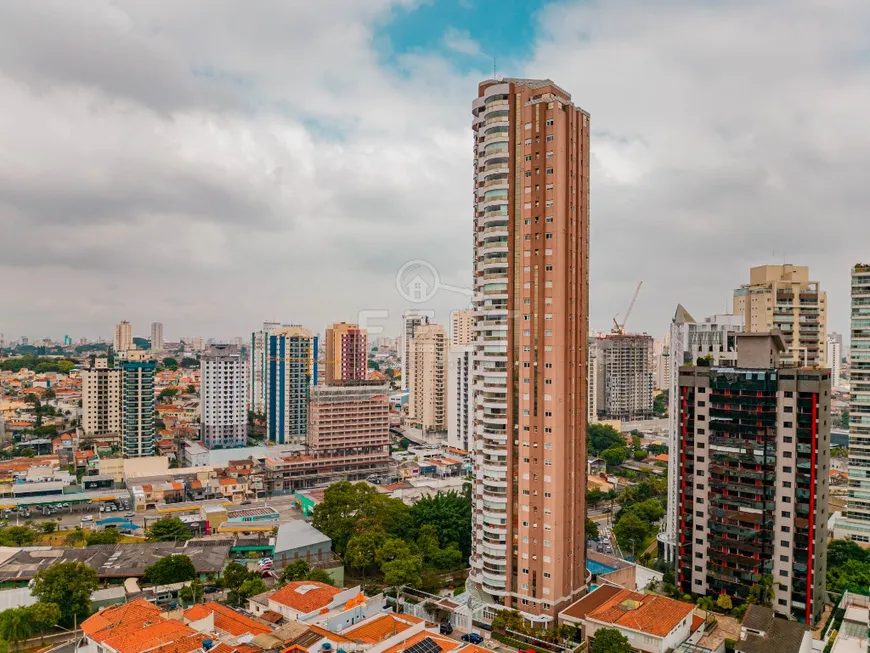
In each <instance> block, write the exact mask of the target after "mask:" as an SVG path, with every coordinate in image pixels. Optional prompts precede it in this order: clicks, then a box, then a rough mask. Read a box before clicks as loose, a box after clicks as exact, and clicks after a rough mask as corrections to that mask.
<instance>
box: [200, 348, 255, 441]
mask: <svg viewBox="0 0 870 653" xmlns="http://www.w3.org/2000/svg"><path fill="white" fill-rule="evenodd" d="M199 361H200V362H199V364H200V386H199V410H200V429H201V434H202V438H201V439H202V444H203V446H205V447H208V448H209V449H212V448H223V449H227V448H231V447H244V446H245V445H246V444H247V443H248V411H247V406H246V402H245V383H246V381H247V378H248V365H247V361H246V360H245V359H244V358H242V355H241V352H240V351H239V348H238V347H236V346H235V345H211V346H210V347H209V348H208V349H207V350H206V352H205V353H204V354H203V355H202V357H201V358H200V359H199Z"/></svg>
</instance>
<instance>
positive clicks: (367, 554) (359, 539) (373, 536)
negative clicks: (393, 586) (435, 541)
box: [344, 529, 437, 578]
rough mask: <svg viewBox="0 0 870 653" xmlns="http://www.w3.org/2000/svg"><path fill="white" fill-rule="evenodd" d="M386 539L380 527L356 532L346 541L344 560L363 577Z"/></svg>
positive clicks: (375, 561)
mask: <svg viewBox="0 0 870 653" xmlns="http://www.w3.org/2000/svg"><path fill="white" fill-rule="evenodd" d="M436 537H437V536H436ZM386 539H387V535H386V533H384V532H383V531H382V530H380V529H373V530H367V531H363V532H362V533H356V534H355V535H354V536H353V537H351V538H350V541H349V542H348V543H347V551H346V552H345V554H344V561H345V562H346V563H347V564H348V565H349V566H351V567H353V568H354V569H358V570H360V571H361V572H362V574H363V578H365V577H366V570H367V569H370V568H371V567H373V566H374V565H375V564H376V563H377V554H378V549H379V548H380V546H381V545H382V544H383V543H384V541H385V540H386Z"/></svg>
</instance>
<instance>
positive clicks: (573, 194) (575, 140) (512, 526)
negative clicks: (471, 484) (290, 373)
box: [470, 79, 589, 621]
mask: <svg viewBox="0 0 870 653" xmlns="http://www.w3.org/2000/svg"><path fill="white" fill-rule="evenodd" d="M472 109H473V114H474V121H473V128H474V132H475V144H474V152H475V154H474V159H475V220H474V232H475V268H474V270H475V272H474V274H475V280H474V283H475V304H474V309H475V316H474V317H475V324H474V336H475V338H474V343H475V352H474V370H473V387H474V392H475V405H476V415H477V417H476V419H475V436H474V437H475V452H476V459H475V481H476V482H475V513H474V520H475V524H474V533H475V539H474V552H473V555H472V560H471V567H472V574H471V577H470V580H471V582H472V585H473V587H474V588H475V589H476V590H477V591H478V592H479V593H480V594H481V595H482V596H483V598H484V600H488V601H493V602H495V603H500V604H503V605H505V606H508V607H510V608H513V609H517V610H519V611H521V612H524V613H526V614H530V615H541V616H542V617H544V619H543V620H544V621H546V620H547V619H546V617H549V618H550V619H552V618H554V617H555V615H556V613H557V612H558V611H559V610H560V609H562V608H563V607H565V606H566V605H567V604H569V603H570V602H571V601H573V600H575V599H577V598H578V597H579V596H581V595H582V594H583V593H584V592H585V590H586V565H585V557H584V545H585V532H584V524H585V521H584V520H585V490H586V419H587V416H586V412H587V411H586V402H587V398H586V388H587V379H586V375H587V371H586V367H587V366H586V356H587V346H588V345H587V333H588V321H589V313H588V297H589V273H588V265H589V114H587V113H586V112H584V111H583V110H581V109H579V108H577V107H575V106H574V104H573V103H572V102H571V96H570V95H569V94H568V93H566V92H565V91H564V90H562V89H561V88H559V87H558V86H556V85H555V84H554V83H553V82H552V81H550V80H537V79H504V80H500V81H497V80H489V81H486V82H483V83H482V84H481V85H480V87H479V93H478V98H477V99H476V100H475V101H474V103H473V105H472Z"/></svg>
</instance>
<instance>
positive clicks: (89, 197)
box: [0, 0, 870, 340]
mask: <svg viewBox="0 0 870 653" xmlns="http://www.w3.org/2000/svg"><path fill="white" fill-rule="evenodd" d="M336 6H337V5H336V4H335V3H322V4H318V5H316V6H311V7H306V8H305V9H304V11H301V10H299V9H298V8H293V12H296V13H295V14H291V12H290V9H289V8H288V7H286V6H283V5H282V4H280V3H273V4H264V5H263V7H261V10H260V11H258V12H256V14H252V13H250V12H244V11H240V10H239V9H238V8H236V7H234V6H230V5H219V6H210V7H209V9H208V11H205V10H204V6H202V5H199V6H197V5H192V8H191V10H190V11H189V12H188V13H185V14H183V15H180V14H179V13H178V12H176V11H174V10H173V8H172V7H171V6H170V5H166V4H160V3H151V4H149V5H148V7H147V8H143V7H135V6H132V5H125V4H124V3H119V4H116V5H112V6H111V7H99V6H94V7H92V8H91V9H90V10H89V13H88V15H87V17H85V16H82V15H80V14H79V13H78V12H76V11H74V10H73V9H72V8H65V7H63V6H59V7H57V8H56V10H55V11H54V13H53V20H52V21H44V20H42V19H41V18H42V15H41V13H40V12H38V11H37V10H36V9H35V8H34V7H33V6H31V5H28V4H26V3H18V4H16V5H13V6H10V7H8V8H7V12H6V13H7V20H5V21H4V25H3V26H2V27H0V30H3V32H0V33H2V34H4V35H8V37H9V38H7V39H6V40H7V41H8V42H14V43H15V47H14V48H13V49H12V50H10V51H7V52H4V53H0V64H2V68H3V70H4V74H3V76H2V77H0V89H2V90H3V92H4V96H5V97H7V98H9V101H8V107H7V111H6V112H4V113H5V115H4V117H3V118H2V119H0V138H3V139H4V142H6V143H7V144H8V146H9V147H10V148H11V149H14V150H15V151H17V152H19V153H20V154H19V157H18V158H17V160H16V161H15V162H14V165H13V164H9V166H8V167H7V165H6V164H4V165H2V166H0V193H2V195H3V196H4V197H5V198H6V199H7V201H6V202H5V203H4V204H3V206H2V208H0V229H2V230H3V233H5V234H7V237H6V238H4V239H3V241H2V243H0V261H2V265H3V266H4V276H5V277H7V278H24V279H26V280H27V282H26V283H21V284H13V285H12V286H11V287H9V288H8V289H7V291H8V293H9V294H8V301H9V302H10V303H11V305H15V306H17V307H18V308H17V310H15V311H11V312H7V314H4V320H3V323H2V324H0V331H2V332H3V333H4V334H6V337H7V338H17V337H20V336H21V335H27V336H29V337H31V338H35V337H42V336H45V335H48V336H51V337H54V338H56V339H60V338H61V337H62V335H64V334H71V335H74V337H76V338H77V337H80V336H86V337H88V338H96V337H99V336H102V337H104V338H109V337H110V336H111V331H110V329H111V326H112V325H113V324H116V323H117V322H118V321H119V320H121V319H127V320H129V321H130V322H131V323H133V324H134V325H140V326H139V327H138V328H137V332H136V335H137V336H145V335H146V334H147V325H148V324H150V323H151V322H153V321H155V320H160V321H163V322H164V323H165V324H166V325H167V336H169V337H168V338H167V339H169V340H172V339H177V337H178V334H183V333H201V334H203V335H211V336H215V337H216V338H218V339H221V340H223V339H226V338H229V337H232V336H238V335H241V334H244V333H248V332H250V330H251V329H252V328H253V327H254V326H255V325H256V324H257V323H259V322H261V321H262V320H264V319H279V320H281V321H282V322H290V321H292V322H293V323H301V324H305V325H309V326H310V327H311V328H317V326H318V325H326V324H328V323H330V322H334V321H336V320H346V321H354V322H356V321H358V314H359V312H360V311H362V310H387V311H389V312H390V314H391V317H390V318H389V320H390V328H388V329H387V333H389V334H395V333H397V332H398V330H399V322H400V316H401V314H402V312H403V310H405V309H406V308H408V303H407V302H406V301H405V300H404V299H403V298H402V296H401V295H400V294H399V293H398V292H397V291H396V290H395V275H396V272H397V271H398V270H399V269H400V268H401V266H402V265H403V264H404V263H406V262H407V261H410V260H413V259H422V260H428V261H430V262H431V263H432V264H433V265H434V266H435V267H436V268H437V269H438V271H439V274H440V277H441V281H442V282H443V283H445V284H451V285H454V286H457V287H467V286H468V281H469V280H470V278H471V264H470V256H469V254H470V252H471V244H472V243H471V237H470V231H469V229H468V220H467V216H468V210H469V201H468V197H469V191H470V184H469V181H468V179H467V174H465V173H466V171H467V169H468V166H469V164H470V151H471V133H470V130H469V129H468V125H467V120H466V117H465V106H466V103H465V98H467V97H469V95H471V94H473V91H474V86H475V85H476V83H477V82H478V81H479V80H480V79H482V78H485V77H487V76H489V75H491V74H492V69H493V56H495V57H496V59H497V61H496V71H497V74H499V75H506V76H507V75H512V76H547V77H551V78H553V79H558V80H560V83H561V84H563V85H564V86H565V87H566V88H571V89H572V91H573V93H574V94H575V95H578V96H582V97H583V101H584V105H585V106H587V107H588V108H589V110H590V111H591V112H592V113H594V114H596V115H599V116H601V119H600V120H599V121H598V122H597V123H596V132H595V133H593V134H592V135H591V148H592V161H591V163H592V168H593V174H592V179H593V188H592V195H593V196H594V197H595V201H594V202H593V205H592V234H591V238H592V241H593V242H594V243H595V247H593V253H592V258H591V286H590V288H591V297H590V315H591V326H592V328H594V329H597V330H606V329H607V328H608V326H609V324H610V319H611V317H612V316H613V315H614V314H619V313H622V312H623V311H624V310H625V306H626V305H627V303H628V300H629V298H630V296H631V292H632V288H633V287H634V286H635V284H636V283H637V281H639V280H641V279H643V280H644V288H643V291H642V292H641V295H640V297H639V298H638V302H637V304H636V306H635V309H634V312H633V315H632V326H631V327H630V328H631V330H633V331H639V332H643V331H646V332H648V333H650V334H652V335H660V333H661V332H663V330H664V329H666V328H667V324H668V322H669V318H670V314H671V311H672V308H673V306H674V305H676V304H677V303H679V302H683V303H684V304H686V305H691V306H692V307H693V310H694V311H696V312H697V314H700V315H709V314H714V313H721V312H723V309H724V308H725V307H726V306H728V303H729V300H730V297H731V291H732V290H733V288H734V287H735V284H736V283H741V282H743V279H744V277H745V270H746V269H747V268H749V267H751V266H753V265H762V264H768V263H783V262H792V263H795V264H801V265H808V266H809V267H810V268H811V269H812V270H813V277H814V279H817V280H818V281H820V283H821V284H822V287H823V288H825V289H826V290H827V292H828V293H829V313H830V315H831V319H830V324H829V325H828V328H829V330H832V331H837V332H840V333H848V324H847V319H848V318H847V315H848V287H849V286H848V278H849V276H848V275H849V269H850V266H851V264H852V263H854V262H855V261H860V260H862V259H863V258H864V252H863V251H862V250H861V243H862V242H863V241H864V240H865V238H862V236H863V235H865V233H866V232H867V230H870V227H868V226H866V221H863V220H861V217H862V216H861V214H860V208H861V207H862V206H863V205H865V204H866V203H867V200H868V199H870V198H868V193H870V191H868V190H867V189H866V188H865V187H864V185H863V183H862V182H861V181H860V180H859V179H857V177H856V175H855V174H854V171H857V170H861V169H863V168H864V165H865V163H866V161H867V160H868V158H870V143H868V139H867V137H866V136H865V135H864V133H863V131H862V130H861V129H860V125H862V124H863V106H864V105H865V104H866V98H865V97H864V95H865V93H866V92H865V91H864V89H866V88H867V84H866V83H865V82H866V78H867V75H868V70H867V65H868V62H867V61H866V58H861V57H860V56H859V55H860V48H861V47H862V46H861V43H863V40H862V39H861V27H860V26H861V25H863V24H866V20H865V19H866V18H867V17H868V13H870V8H868V7H867V6H866V3H859V2H857V1H855V0H849V1H847V2H844V3H843V4H842V6H841V7H839V10H838V12H836V13H835V15H834V13H833V12H832V13H831V14H830V15H825V17H824V20H823V21H821V23H820V22H819V21H818V20H817V19H816V16H815V14H816V12H814V11H812V10H806V8H810V9H811V8H812V5H810V4H809V3H805V2H795V3H791V4H790V5H789V9H792V10H791V11H777V12H770V11H769V9H768V8H767V7H765V6H754V7H749V8H747V7H740V8H738V7H736V6H735V5H731V4H728V3H715V4H707V5H705V6H703V7H698V6H696V5H695V4H694V3H688V2H677V3H674V4H672V5H669V6H668V7H667V8H657V9H656V10H655V11H652V10H648V9H645V8H644V6H643V5H642V4H641V3H637V2H632V3H629V4H628V5H622V6H620V7H619V8H617V7H614V6H613V5H611V6H602V5H596V6H589V5H587V4H586V3H579V2H575V3H572V2H559V3H555V2H536V3H534V4H532V5H526V7H527V11H526V12H498V11H496V9H497V6H496V3H494V2H492V0H478V1H470V2H465V3H462V4H460V3H459V2H458V0H456V1H455V2H449V3H446V4H444V3H440V5H439V7H429V6H427V5H422V6H415V5H407V4H405V3H401V4H399V3H391V2H388V1H386V0H360V1H359V2H353V3H344V4H341V5H340V6H341V11H336ZM802 8H803V9H802ZM337 16H338V17H337ZM84 20H87V25H88V33H89V35H90V38H89V39H88V44H87V45H88V47H91V48H93V49H94V51H95V52H98V51H106V50H107V49H108V48H116V50H115V51H116V52H117V56H114V57H112V58H111V61H109V60H107V59H105V58H100V57H96V60H95V58H93V57H90V58H85V57H86V56H87V52H88V50H81V49H80V47H79V46H80V45H81V44H80V43H78V41H74V40H70V39H67V38H58V36H57V34H75V33H79V31H80V30H79V26H80V25H79V21H84ZM493 20H495V21H497V24H498V29H489V28H490V27H491V26H492V25H493V23H492V22H491V21H493ZM227 21H231V22H233V23H234V24H237V25H238V27H239V29H238V30H236V31H235V32H234V36H233V37H231V40H230V41H227V37H226V36H224V34H225V32H223V30H222V29H221V28H220V26H221V25H225V24H226V22H227ZM122 25H123V26H124V27H123V28H122V27H121V26H122ZM272 26H275V27H277V28H278V29H273V28H272ZM7 30H8V32H7ZM22 32H26V33H28V34H31V35H32V38H31V39H28V41H27V42H20V41H19V40H17V39H15V38H14V34H15V33H22ZM56 32H57V33H56ZM700 32H708V33H709V34H710V38H707V39H697V38H696V37H695V36H694V35H696V34H698V33H700ZM279 33H280V36H278V34H279ZM807 33H812V34H813V39H812V47H811V48H809V49H806V48H805V47H804V45H805V42H806V40H807V39H806V38H804V35H805V34H807ZM336 40H338V41H340V42H341V43H342V47H341V48H335V47H334V43H335V42H336ZM737 41H739V42H740V43H741V44H742V47H741V48H739V53H738V56H735V52H734V48H733V47H732V44H733V43H735V42H737ZM40 43H49V44H51V45H50V47H43V46H40V45H38V44H40ZM514 44H521V45H514ZM339 50H340V52H341V60H340V63H339V59H338V52H339ZM638 52H642V53H643V57H641V61H642V64H638V57H637V53H638ZM302 54H304V56H305V59H306V61H309V62H310V63H309V64H308V65H306V66H305V67H296V66H285V65H283V64H278V63H277V62H278V61H291V60H294V59H296V58H298V57H299V56H300V55H302ZM43 55H44V56H43ZM276 55H277V56H276ZM603 58H606V61H607V65H606V66H605V65H602V63H601V62H602V59H603ZM844 61H845V62H854V65H844V64H843V62H844ZM759 62H763V65H759ZM142 69H145V70H149V71H156V72H154V73H153V74H149V75H143V74H141V73H140V71H141V70H142ZM433 77H437V79H438V84H431V83H429V80H430V79H432V78H433ZM614 79H619V80H620V83H619V84H618V85H614V84H613V80H614ZM770 79H777V80H779V81H780V83H778V84H775V85H771V84H769V80H770ZM300 86H302V87H305V88H306V92H305V93H301V94H300V93H297V92H295V89H297V88H298V87H300ZM826 98H830V101H828V100H827V99H826ZM387 107H388V109H387ZM92 109H93V110H92ZM421 124H424V125H425V126H426V128H425V129H421V128H420V126H421ZM45 125H55V126H56V127H57V128H58V129H59V130H60V131H61V132H62V133H65V136H64V137H63V138H51V137H49V136H48V131H47V130H46V129H44V127H45ZM145 135H148V137H144V136H145ZM131 136H132V138H130V137H131ZM140 136H142V137H141V138H140ZM131 143H132V144H133V145H132V146H131ZM242 151H244V152H245V153H246V155H245V156H244V157H240V156H237V154H238V152H242ZM409 162H412V163H413V165H407V164H408V163H409ZM84 171H90V173H89V174H85V172H84ZM384 171H386V174H384ZM339 179H340V180H341V183H338V180H339ZM25 180H26V181H25ZM101 180H102V181H101ZM798 196H799V197H800V202H797V203H796V202H795V198H796V197H798ZM422 197H425V198H427V200H426V201H425V202H420V201H419V198H422ZM820 215H824V216H825V221H824V228H825V230H826V232H828V233H830V234H832V235H833V237H831V238H819V237H818V234H817V231H818V229H817V226H818V225H819V224H820V223H819V222H818V216H820ZM170 226H171V228H169V227H170ZM714 232H715V235H716V239H715V246H714V241H713V240H712V239H711V235H712V234H713V233H714ZM847 232H848V233H849V234H850V237H849V238H848V239H844V238H841V237H839V235H840V234H845V233H847ZM747 236H751V237H747ZM149 239H153V240H154V243H153V244H154V245H155V246H154V247H149V246H145V247H143V246H142V244H143V242H144V243H146V244H147V243H148V241H149ZM158 239H159V243H158ZM738 239H739V240H738ZM107 242H110V243H112V247H106V243H107ZM158 244H159V247H157V245H158ZM288 247H290V248H291V249H292V255H289V256H288V255H287V254H288ZM156 252H159V255H158V254H156ZM604 252H613V253H618V255H614V256H609V255H605V254H604ZM324 260H329V261H330V262H331V265H330V266H322V265H320V263H321V262H322V261H324ZM676 260H679V261H680V265H676V264H669V262H670V261H676ZM685 266H689V267H692V269H693V270H695V274H693V275H692V276H691V278H688V277H686V276H685V275H682V273H681V268H683V267H685ZM312 271H315V272H316V273H315V274H312ZM294 277H300V278H305V279H306V284H299V285H297V286H295V287H294V292H293V293H291V294H286V293H282V292H281V286H280V285H279V284H280V283H281V281H282V280H283V279H288V278H294ZM61 278H62V279H63V280H64V284H57V283H53V280H57V279H61ZM36 285H38V286H39V288H40V293H39V300H38V301H32V297H33V294H32V288H33V287H35V286H36ZM70 285H72V286H73V287H75V289H76V292H68V290H67V289H66V288H68V287H69V286H70ZM276 297H281V299H278V300H276V299H275V298H276ZM464 305H465V298H463V297H462V296H461V295H457V294H455V293H450V292H447V291H444V292H439V293H438V294H437V295H436V297H435V298H434V299H433V301H431V302H429V303H427V304H424V305H422V307H423V308H426V309H430V308H431V309H434V310H435V311H436V313H437V318H436V321H438V322H439V323H442V324H447V314H448V313H449V311H450V310H451V309H453V308H461V307H463V306H464ZM228 307H232V310H231V311H230V310H227V309H228ZM373 335H376V334H373Z"/></svg>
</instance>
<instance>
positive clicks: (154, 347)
mask: <svg viewBox="0 0 870 653" xmlns="http://www.w3.org/2000/svg"><path fill="white" fill-rule="evenodd" d="M151 351H163V323H162V322H152V323H151Z"/></svg>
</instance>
